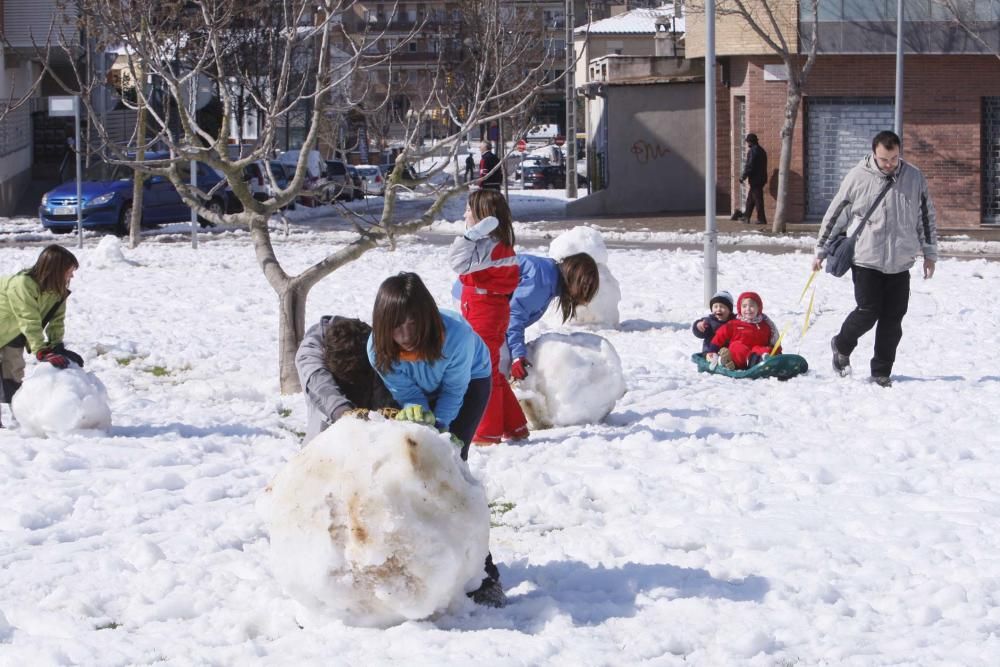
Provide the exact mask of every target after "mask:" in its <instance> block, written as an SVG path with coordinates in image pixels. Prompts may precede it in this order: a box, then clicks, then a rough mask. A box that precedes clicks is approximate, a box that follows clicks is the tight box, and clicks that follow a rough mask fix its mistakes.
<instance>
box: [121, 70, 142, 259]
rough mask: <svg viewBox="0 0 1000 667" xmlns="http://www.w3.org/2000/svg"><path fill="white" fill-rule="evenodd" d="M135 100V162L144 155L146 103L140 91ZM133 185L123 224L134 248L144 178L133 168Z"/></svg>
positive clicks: (140, 218)
mask: <svg viewBox="0 0 1000 667" xmlns="http://www.w3.org/2000/svg"><path fill="white" fill-rule="evenodd" d="M139 76H140V81H142V79H141V77H142V76H143V73H142V69H141V68H140V69H139ZM140 85H142V84H141V83H136V86H140ZM136 100H137V102H138V104H139V120H138V123H137V127H136V130H135V131H136V134H137V135H138V138H137V139H136V151H135V159H136V161H137V162H142V160H143V159H145V156H146V151H145V148H146V105H145V102H144V98H143V96H142V91H139V93H138V94H137V95H136ZM133 179H134V180H133V185H132V215H131V216H130V217H129V219H128V220H125V221H123V222H125V224H127V225H128V227H127V230H128V247H129V248H132V249H135V248H137V247H138V246H139V233H140V229H141V227H142V194H143V189H142V188H143V181H144V180H145V174H143V173H142V172H141V171H139V170H138V169H136V170H135V173H134V174H133Z"/></svg>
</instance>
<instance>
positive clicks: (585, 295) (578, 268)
mask: <svg viewBox="0 0 1000 667" xmlns="http://www.w3.org/2000/svg"><path fill="white" fill-rule="evenodd" d="M559 274H560V275H561V276H562V289H560V290H559V310H560V311H561V312H562V318H563V322H565V321H566V320H568V319H569V318H571V317H573V316H574V315H576V307H577V306H585V305H587V304H588V303H590V300H591V299H593V298H594V295H595V294H597V288H598V287H600V285H601V276H600V274H599V273H598V272H597V262H595V261H594V258H593V257H591V256H590V255H588V254H587V253H585V252H580V253H577V254H575V255H570V256H569V257H565V258H563V260H562V261H561V262H559Z"/></svg>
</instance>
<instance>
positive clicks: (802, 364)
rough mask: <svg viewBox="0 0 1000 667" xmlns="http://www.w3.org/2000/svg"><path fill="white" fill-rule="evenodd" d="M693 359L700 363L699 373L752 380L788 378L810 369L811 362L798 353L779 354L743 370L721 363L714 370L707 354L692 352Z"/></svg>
mask: <svg viewBox="0 0 1000 667" xmlns="http://www.w3.org/2000/svg"><path fill="white" fill-rule="evenodd" d="M691 361H693V362H694V363H696V364H697V365H698V372H699V373H715V374H716V375H725V376H727V377H731V378H741V379H750V380H759V379H761V378H778V379H779V380H788V379H791V378H793V377H795V376H796V375H800V374H802V373H805V372H806V371H807V370H809V364H808V363H807V362H806V360H805V357H800V356H799V355H797V354H779V355H777V356H774V357H770V358H768V359H767V360H766V361H764V362H763V363H760V364H757V365H756V366H753V367H751V368H748V369H746V370H742V371H731V370H728V369H726V368H725V367H724V366H722V365H721V364H719V365H718V366H716V367H715V370H712V367H711V365H710V364H709V363H708V361H706V360H705V355H704V354H701V353H700V352H699V353H698V354H692V355H691Z"/></svg>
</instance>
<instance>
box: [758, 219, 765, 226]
mask: <svg viewBox="0 0 1000 667" xmlns="http://www.w3.org/2000/svg"><path fill="white" fill-rule="evenodd" d="M757 224H758V225H766V224H767V220H758V221H757Z"/></svg>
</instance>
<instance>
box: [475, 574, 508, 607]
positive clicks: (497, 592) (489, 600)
mask: <svg viewBox="0 0 1000 667" xmlns="http://www.w3.org/2000/svg"><path fill="white" fill-rule="evenodd" d="M466 595H468V596H469V597H470V598H472V601H473V602H475V603H476V604H481V605H483V606H484V607H496V608H497V609H501V608H503V607H506V606H507V594H506V593H504V592H503V587H502V586H500V580H499V579H494V578H492V577H486V578H485V579H483V583H482V584H481V585H480V586H479V588H477V589H476V590H474V591H470V592H468V593H466Z"/></svg>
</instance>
